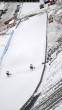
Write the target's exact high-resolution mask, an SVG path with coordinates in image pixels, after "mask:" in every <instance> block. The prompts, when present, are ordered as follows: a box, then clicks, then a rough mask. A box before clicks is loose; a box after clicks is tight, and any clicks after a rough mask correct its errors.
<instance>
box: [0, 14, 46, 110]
mask: <svg viewBox="0 0 62 110" xmlns="http://www.w3.org/2000/svg"><path fill="white" fill-rule="evenodd" d="M45 45H46V14H43V15H41V14H39V15H36V16H34V17H32V18H29V19H28V20H26V21H24V22H21V23H20V24H19V26H18V27H17V29H15V31H14V34H13V37H12V39H11V42H10V46H9V48H8V50H7V52H6V54H5V56H4V58H3V60H2V63H1V70H0V109H1V110H4V109H5V110H18V109H20V107H22V106H23V105H24V103H25V102H26V101H27V100H28V99H29V98H30V96H31V95H32V94H33V92H34V90H35V88H36V87H37V85H38V82H39V80H40V77H41V74H42V71H43V67H44V65H43V64H42V63H43V62H44V61H45ZM30 64H33V65H34V66H35V69H34V70H33V71H31V70H30V69H29V65H30ZM7 70H9V71H10V73H11V76H10V77H9V78H8V77H7V76H6V71H7ZM3 105H4V106H3Z"/></svg>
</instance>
